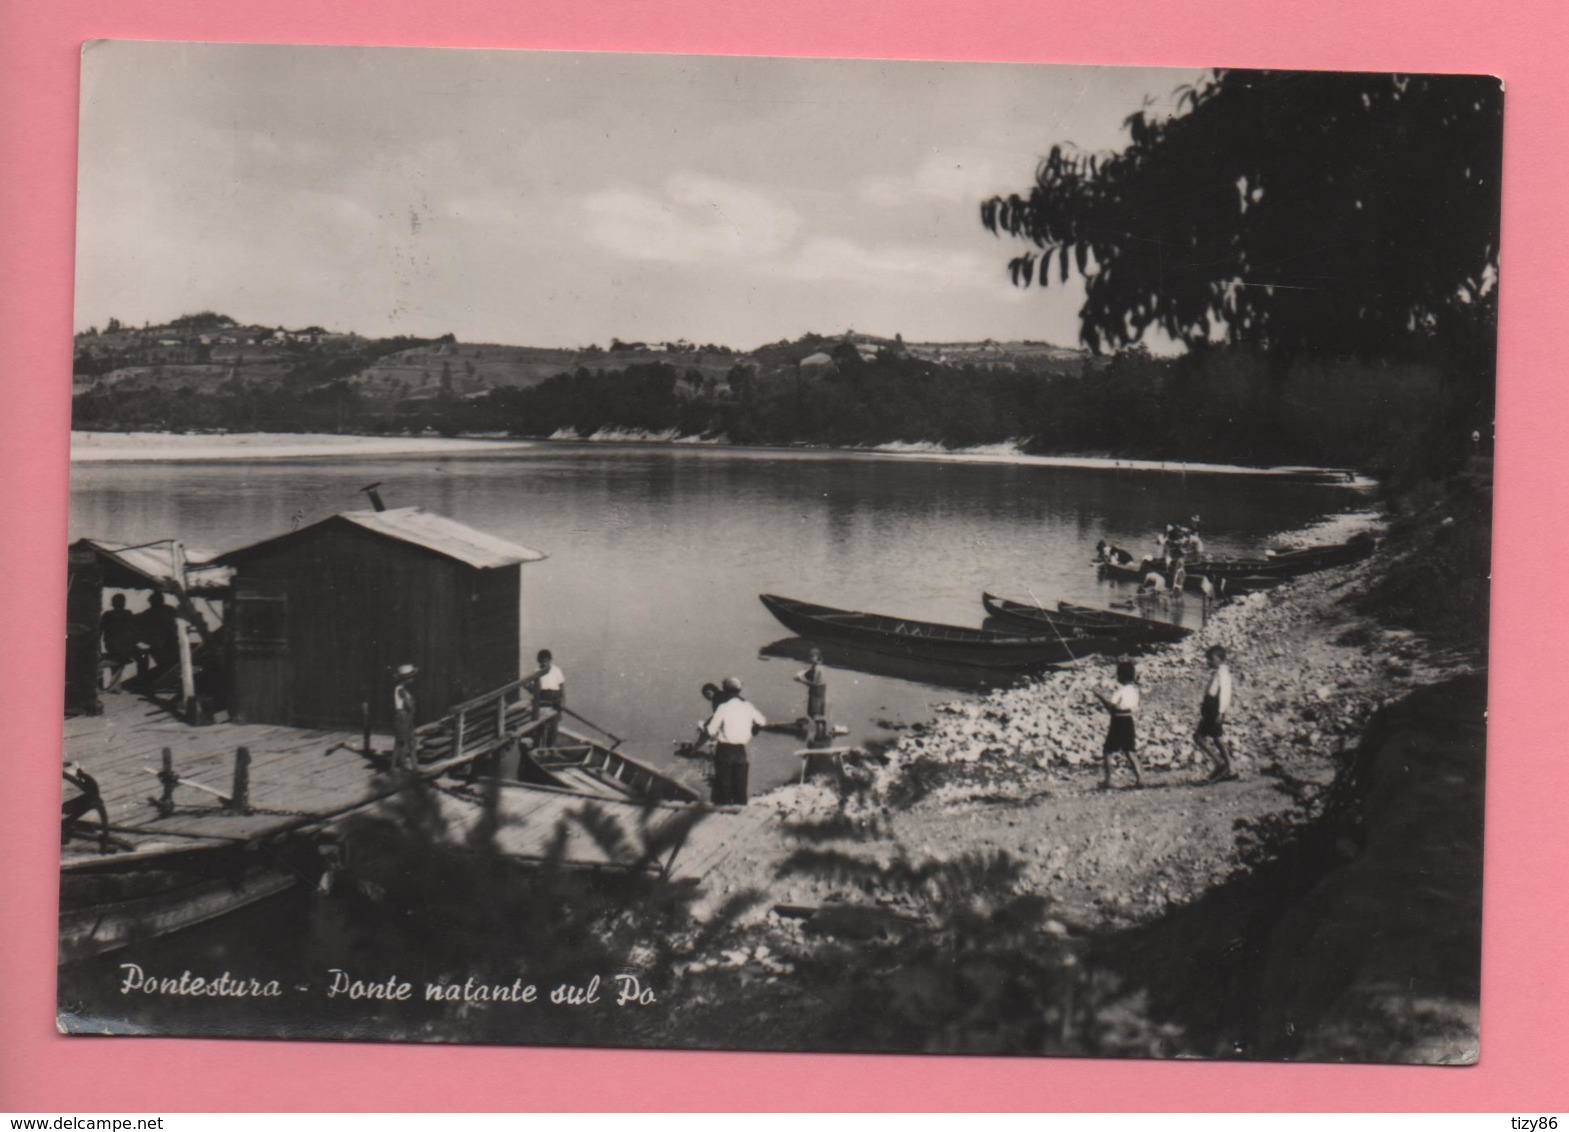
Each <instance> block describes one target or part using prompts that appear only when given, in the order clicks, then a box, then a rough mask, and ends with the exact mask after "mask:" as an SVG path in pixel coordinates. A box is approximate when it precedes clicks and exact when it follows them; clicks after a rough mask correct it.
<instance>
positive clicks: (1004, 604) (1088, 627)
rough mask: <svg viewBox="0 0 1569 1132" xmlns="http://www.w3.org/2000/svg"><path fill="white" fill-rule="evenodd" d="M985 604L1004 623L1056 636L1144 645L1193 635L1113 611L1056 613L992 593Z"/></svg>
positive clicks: (1167, 624) (984, 596)
mask: <svg viewBox="0 0 1569 1132" xmlns="http://www.w3.org/2000/svg"><path fill="white" fill-rule="evenodd" d="M981 604H982V605H984V606H985V607H986V612H987V613H989V614H991V615H992V616H993V617H996V618H999V619H1000V620H1003V621H1008V622H1011V623H1013V624H1016V625H1021V626H1028V627H1030V628H1034V629H1037V630H1039V629H1040V627H1042V626H1045V627H1046V628H1048V629H1050V630H1051V631H1053V632H1056V633H1060V634H1061V635H1062V636H1064V637H1071V638H1083V637H1104V636H1107V635H1111V636H1120V637H1126V638H1127V639H1128V640H1129V641H1133V642H1140V643H1143V642H1153V641H1180V640H1182V638H1183V637H1186V636H1187V635H1188V634H1189V633H1190V632H1191V631H1192V630H1190V629H1184V628H1182V627H1181V626H1180V625H1173V624H1172V623H1171V622H1169V621H1156V620H1155V619H1154V618H1151V617H1129V616H1126V615H1124V614H1121V613H1113V612H1111V611H1110V610H1105V611H1101V610H1090V609H1086V608H1084V607H1074V609H1072V610H1069V609H1067V608H1064V607H1061V606H1059V607H1058V608H1056V609H1048V608H1046V607H1045V606H1042V605H1033V604H1030V603H1027V602H1022V601H1010V600H1009V599H1007V598H1005V597H997V596H996V595H994V594H989V593H983V594H982V595H981Z"/></svg>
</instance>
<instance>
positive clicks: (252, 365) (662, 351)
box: [72, 311, 1089, 407]
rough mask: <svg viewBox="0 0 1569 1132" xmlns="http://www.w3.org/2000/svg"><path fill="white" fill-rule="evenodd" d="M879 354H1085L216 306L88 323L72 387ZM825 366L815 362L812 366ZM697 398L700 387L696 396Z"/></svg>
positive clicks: (471, 379)
mask: <svg viewBox="0 0 1569 1132" xmlns="http://www.w3.org/2000/svg"><path fill="white" fill-rule="evenodd" d="M847 350H849V352H854V356H857V358H860V360H861V361H868V363H871V361H876V360H877V358H883V356H893V358H915V360H919V361H926V363H929V364H935V366H941V367H949V369H952V371H956V375H957V374H962V372H1026V374H1042V375H1047V374H1068V372H1078V369H1079V367H1081V366H1083V364H1084V361H1086V360H1087V358H1089V355H1087V353H1086V352H1083V350H1073V349H1064V347H1058V345H1050V344H1047V342H995V341H984V342H904V341H902V339H901V338H897V336H894V338H879V336H874V334H863V333H857V331H844V333H838V334H816V333H808V334H803V336H800V338H797V339H794V341H791V339H783V341H780V342H772V344H769V345H763V347H758V349H756V350H750V352H739V350H731V349H730V347H723V345H712V344H709V345H697V344H692V342H686V341H678V342H621V341H613V342H612V344H610V347H609V349H606V347H598V345H592V347H585V349H560V347H538V345H510V344H497V342H460V341H457V339H455V338H453V336H452V334H446V336H442V338H439V339H411V338H391V339H370V338H362V336H359V334H353V333H344V331H333V330H326V328H323V327H320V325H309V327H264V325H257V323H243V322H240V320H237V319H234V317H231V316H226V314H220V312H215V311H201V312H196V314H185V316H180V317H177V319H171V320H169V322H166V323H162V325H157V327H154V325H144V327H122V325H119V323H118V322H113V320H111V322H110V325H107V327H104V328H102V330H99V328H93V330H91V331H86V333H82V334H77V336H75V358H74V366H72V371H74V372H72V393H74V394H85V393H96V394H99V396H110V394H113V396H116V397H118V399H121V400H122V402H124V399H127V397H129V399H135V397H138V396H155V394H162V396H169V394H174V396H177V394H182V393H212V394H245V396H251V394H256V393H271V391H290V393H295V394H303V393H308V391H311V389H325V388H328V386H334V388H339V386H342V388H347V389H348V391H351V394H353V396H355V397H358V399H361V400H362V402H364V404H366V405H369V407H375V405H381V407H394V405H399V404H403V402H422V400H430V399H439V397H472V396H479V394H483V393H486V391H493V389H527V388H533V386H537V385H540V383H543V382H546V380H549V378H552V377H559V375H563V374H568V375H571V374H577V372H588V374H615V372H621V371H626V369H628V367H632V366H646V364H650V363H661V364H665V366H670V367H673V369H676V371H678V372H679V374H681V375H683V377H686V375H689V374H690V372H692V371H697V372H698V374H700V375H701V378H703V380H700V382H695V383H689V388H690V389H693V391H701V389H708V391H714V389H719V391H720V393H723V391H726V389H728V388H730V386H728V383H726V378H728V375H730V374H731V371H733V369H734V367H736V366H742V367H745V369H750V371H753V372H755V374H756V375H758V377H761V378H764V380H769V378H778V380H783V378H794V377H795V375H799V372H800V363H802V361H805V360H806V358H813V356H814V355H830V358H832V356H835V352H838V356H839V358H841V360H844V358H849V356H852V355H849V353H846V352H847ZM814 367H816V369H822V363H814ZM695 396H700V394H695Z"/></svg>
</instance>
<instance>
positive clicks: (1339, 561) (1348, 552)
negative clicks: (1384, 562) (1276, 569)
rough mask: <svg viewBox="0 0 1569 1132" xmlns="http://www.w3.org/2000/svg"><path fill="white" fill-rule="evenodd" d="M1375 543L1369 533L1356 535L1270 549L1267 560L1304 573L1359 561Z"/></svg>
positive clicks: (1373, 548) (1368, 552)
mask: <svg viewBox="0 0 1569 1132" xmlns="http://www.w3.org/2000/svg"><path fill="white" fill-rule="evenodd" d="M1377 545H1378V544H1377V542H1376V541H1375V540H1374V538H1373V537H1372V536H1371V535H1358V536H1357V537H1355V538H1353V539H1351V540H1349V541H1347V542H1340V543H1330V544H1325V545H1322V546H1300V547H1285V548H1280V549H1276V550H1271V551H1270V552H1269V558H1268V561H1270V562H1272V563H1278V564H1281V565H1283V566H1285V567H1286V568H1288V569H1297V570H1301V571H1303V572H1304V573H1306V572H1308V571H1310V570H1327V569H1329V568H1330V567H1331V566H1348V565H1350V564H1351V563H1353V562H1360V561H1362V560H1363V559H1364V558H1367V557H1370V556H1371V555H1372V553H1373V551H1374V550H1375V549H1376V548H1377Z"/></svg>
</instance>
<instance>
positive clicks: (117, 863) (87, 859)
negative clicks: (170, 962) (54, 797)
mask: <svg viewBox="0 0 1569 1132" xmlns="http://www.w3.org/2000/svg"><path fill="white" fill-rule="evenodd" d="M314 858H315V854H314V851H312V850H311V849H309V847H308V846H307V847H304V848H301V847H300V846H294V847H291V848H290V849H288V850H287V851H285V850H282V849H279V848H274V849H270V850H266V851H262V850H259V849H251V848H246V847H244V846H238V845H224V846H214V845H211V844H206V843H200V842H198V843H186V844H179V843H174V844H166V845H162V846H160V845H156V844H152V845H143V846H138V847H137V848H136V850H135V851H132V852H125V853H117V854H112V855H109V856H96V855H93V856H88V855H85V854H84V855H74V854H73V855H71V856H68V857H67V858H66V859H65V860H63V861H62V862H61V869H60V962H62V963H72V962H78V961H80V960H83V959H89V958H91V957H93V956H95V955H103V954H107V953H109V952H113V951H118V950H120V949H121V948H124V947H129V946H130V945H131V944H134V943H137V942H140V941H141V940H145V939H152V938H156V937H158V936H164V935H168V934H169V933H170V932H176V931H180V930H182V929H184V928H189V927H194V926H195V925H197V924H201V923H205V922H207V921H208V920H213V919H216V918H218V917H219V916H224V915H227V914H228V913H230V912H234V911H237V910H239V909H241V908H244V907H246V906H248V905H251V904H255V903H256V902H257V901H259V900H265V899H267V898H268V897H270V896H276V895H277V894H278V893H280V892H283V891H285V890H287V889H289V888H292V887H293V886H294V884H295V883H296V881H298V880H299V878H300V876H301V875H307V876H309V875H311V873H310V872H309V871H308V870H311V869H313V868H314V869H315V871H316V872H319V871H320V869H319V867H318V866H315V865H314Z"/></svg>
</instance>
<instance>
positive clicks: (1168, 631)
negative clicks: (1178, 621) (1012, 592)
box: [1057, 601, 1192, 641]
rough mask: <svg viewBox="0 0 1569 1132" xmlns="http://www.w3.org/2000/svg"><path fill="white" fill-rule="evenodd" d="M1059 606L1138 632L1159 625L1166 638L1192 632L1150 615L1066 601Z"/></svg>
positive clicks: (1175, 639)
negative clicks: (1120, 611) (1097, 607)
mask: <svg viewBox="0 0 1569 1132" xmlns="http://www.w3.org/2000/svg"><path fill="white" fill-rule="evenodd" d="M1057 608H1058V610H1059V611H1061V612H1062V613H1066V614H1069V615H1071V616H1074V617H1090V618H1095V619H1097V620H1101V621H1104V622H1106V623H1108V624H1120V625H1124V626H1127V628H1128V629H1129V631H1132V632H1136V633H1146V632H1148V631H1149V629H1150V627H1151V626H1158V627H1159V630H1160V632H1161V633H1162V634H1165V636H1164V637H1163V639H1165V640H1172V641H1180V640H1181V639H1182V638H1183V637H1186V636H1187V635H1188V634H1189V633H1191V632H1192V630H1191V629H1184V628H1183V627H1182V626H1180V625H1173V624H1171V623H1170V622H1169V621H1156V620H1154V619H1153V618H1150V617H1140V616H1139V615H1138V614H1136V613H1118V612H1117V611H1116V610H1114V609H1096V608H1095V607H1093V606H1089V605H1074V604H1072V603H1071V602H1066V601H1063V602H1058V603H1057Z"/></svg>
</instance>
